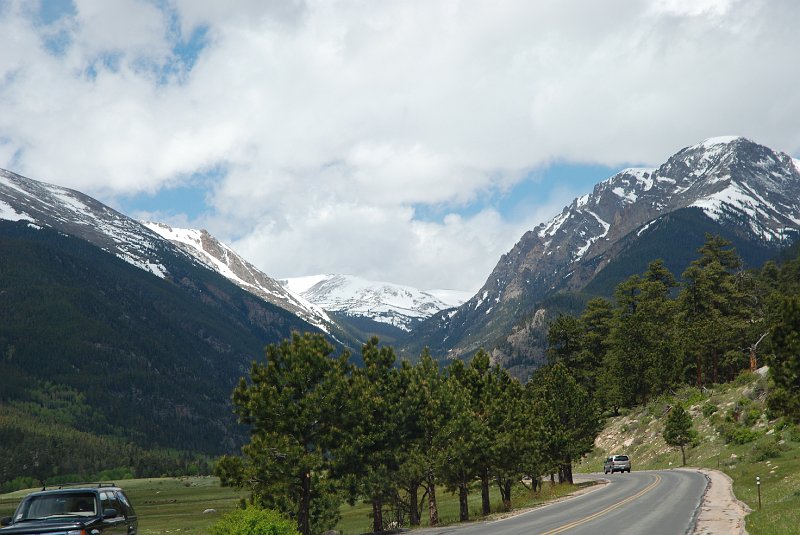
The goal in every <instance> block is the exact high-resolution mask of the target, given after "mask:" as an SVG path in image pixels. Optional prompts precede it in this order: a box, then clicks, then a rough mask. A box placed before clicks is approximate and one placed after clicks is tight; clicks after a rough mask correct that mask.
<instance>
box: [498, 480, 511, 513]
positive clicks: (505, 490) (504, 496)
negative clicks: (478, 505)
mask: <svg viewBox="0 0 800 535" xmlns="http://www.w3.org/2000/svg"><path fill="white" fill-rule="evenodd" d="M497 486H498V487H499V488H500V499H501V500H502V501H503V510H504V511H510V510H511V478H507V479H501V478H498V479H497Z"/></svg>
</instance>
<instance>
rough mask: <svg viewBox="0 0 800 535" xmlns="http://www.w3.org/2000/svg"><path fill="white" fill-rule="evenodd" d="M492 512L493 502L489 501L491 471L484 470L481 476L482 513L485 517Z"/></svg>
mask: <svg viewBox="0 0 800 535" xmlns="http://www.w3.org/2000/svg"><path fill="white" fill-rule="evenodd" d="M491 512H492V502H491V500H490V499H489V471H488V470H484V471H483V474H482V475H481V513H482V514H483V516H486V515H488V514H489V513H491Z"/></svg>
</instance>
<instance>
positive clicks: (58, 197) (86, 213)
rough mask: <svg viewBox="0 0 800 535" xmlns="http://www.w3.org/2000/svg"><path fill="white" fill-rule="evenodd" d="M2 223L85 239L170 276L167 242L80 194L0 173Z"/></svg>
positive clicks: (137, 263) (9, 173)
mask: <svg viewBox="0 0 800 535" xmlns="http://www.w3.org/2000/svg"><path fill="white" fill-rule="evenodd" d="M0 219H5V220H8V221H29V222H30V224H32V225H38V226H43V227H51V228H53V229H56V230H58V231H60V232H64V233H65V234H71V235H73V236H77V237H79V238H83V239H85V240H87V241H89V242H91V243H93V244H95V245H97V246H98V247H100V248H101V249H103V250H104V251H107V252H109V253H111V254H114V255H116V256H118V257H119V258H122V259H123V260H125V261H126V262H128V263H130V264H133V265H135V266H137V267H139V268H142V269H144V270H146V271H149V272H151V273H153V274H154V275H157V276H159V277H162V278H164V277H165V276H166V275H167V273H168V270H167V267H166V266H165V265H164V262H163V259H162V256H163V248H164V246H165V244H167V245H168V242H165V241H164V240H163V239H161V237H160V236H158V235H157V234H154V233H153V232H151V231H150V230H149V229H147V228H145V227H144V226H143V225H141V224H139V223H138V222H137V221H135V220H133V219H131V218H129V217H127V216H125V215H123V214H121V213H119V212H117V211H116V210H113V209H112V208H109V207H108V206H106V205H104V204H103V203H101V202H99V201H97V200H95V199H93V198H91V197H89V196H88V195H84V194H83V193H81V192H79V191H75V190H71V189H68V188H63V187H61V186H56V185H53V184H47V183H45V182H39V181H36V180H32V179H29V178H25V177H22V176H20V175H17V174H16V173H12V172H10V171H6V170H4V169H0ZM170 247H171V246H170Z"/></svg>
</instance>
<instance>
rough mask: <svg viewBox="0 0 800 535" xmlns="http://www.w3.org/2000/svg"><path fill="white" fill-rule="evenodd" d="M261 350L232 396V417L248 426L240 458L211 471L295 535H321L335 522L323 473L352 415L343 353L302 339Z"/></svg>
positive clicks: (319, 339) (314, 338) (309, 337)
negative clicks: (280, 516) (286, 521)
mask: <svg viewBox="0 0 800 535" xmlns="http://www.w3.org/2000/svg"><path fill="white" fill-rule="evenodd" d="M266 352H267V359H266V363H265V364H262V363H259V362H253V365H252V368H251V371H250V381H249V382H248V381H246V380H245V378H242V379H241V381H240V383H239V385H238V386H237V387H236V389H235V390H234V392H233V404H234V411H235V412H236V414H237V415H238V416H239V418H240V420H241V421H242V422H243V423H245V424H248V425H250V427H251V431H250V434H251V436H250V443H249V444H247V445H245V446H244V448H243V452H244V454H245V460H241V459H235V458H231V457H223V458H222V459H221V460H220V462H219V463H218V466H217V470H216V473H217V474H218V475H219V476H220V478H221V480H222V483H223V485H229V486H238V487H243V486H246V487H249V488H250V490H251V493H252V494H251V500H252V501H253V502H255V503H258V504H259V505H261V506H264V507H266V508H271V509H278V510H280V511H281V512H284V513H287V514H288V513H292V514H294V515H296V519H297V527H298V531H300V533H301V534H303V535H310V534H311V533H312V532H313V533H318V532H322V531H325V530H326V529H329V528H330V527H333V525H335V523H336V520H337V519H338V507H339V504H338V501H337V500H336V499H335V497H334V495H333V491H334V489H333V482H332V481H331V480H330V478H329V475H330V471H331V468H332V459H335V454H336V452H337V450H338V449H339V447H340V446H341V443H342V440H343V438H344V434H343V427H344V425H343V421H342V418H343V417H344V415H346V414H348V413H350V412H351V411H350V409H351V407H349V406H348V403H349V402H350V401H351V397H350V396H349V392H348V381H347V375H348V372H349V366H348V364H347V359H348V354H347V353H346V352H345V353H343V354H342V355H341V356H340V357H339V358H333V347H332V346H331V345H330V344H329V343H328V342H327V341H326V340H325V338H324V337H323V336H322V335H320V334H309V333H306V334H303V335H302V336H301V335H300V334H298V333H293V335H292V339H291V340H284V341H283V342H281V343H280V344H279V345H270V346H268V347H267V351H266Z"/></svg>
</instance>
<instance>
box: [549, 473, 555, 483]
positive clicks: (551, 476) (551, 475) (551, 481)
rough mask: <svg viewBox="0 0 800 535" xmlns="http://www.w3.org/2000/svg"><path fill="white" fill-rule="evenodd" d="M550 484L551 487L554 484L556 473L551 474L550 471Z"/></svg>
mask: <svg viewBox="0 0 800 535" xmlns="http://www.w3.org/2000/svg"><path fill="white" fill-rule="evenodd" d="M550 486H551V487H555V486H556V475H555V474H553V473H552V472H551V473H550Z"/></svg>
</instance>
